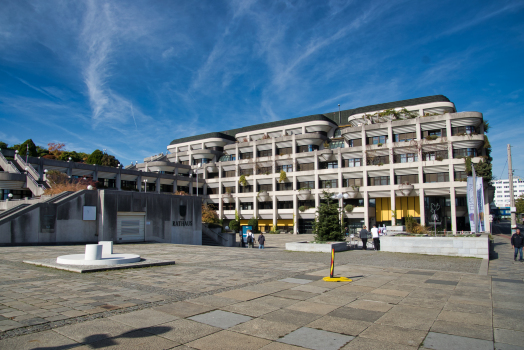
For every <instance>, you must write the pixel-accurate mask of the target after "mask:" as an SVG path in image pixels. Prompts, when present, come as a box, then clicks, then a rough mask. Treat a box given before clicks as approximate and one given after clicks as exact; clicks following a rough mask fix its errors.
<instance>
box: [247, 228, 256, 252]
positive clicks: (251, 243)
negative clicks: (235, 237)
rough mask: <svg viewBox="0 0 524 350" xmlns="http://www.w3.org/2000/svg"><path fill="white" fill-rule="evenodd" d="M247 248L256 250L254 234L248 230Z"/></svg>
mask: <svg viewBox="0 0 524 350" xmlns="http://www.w3.org/2000/svg"><path fill="white" fill-rule="evenodd" d="M247 247H248V248H255V237H254V236H253V232H251V230H247Z"/></svg>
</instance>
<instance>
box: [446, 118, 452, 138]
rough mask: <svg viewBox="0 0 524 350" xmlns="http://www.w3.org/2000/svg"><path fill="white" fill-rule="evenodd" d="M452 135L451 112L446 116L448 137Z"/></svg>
mask: <svg viewBox="0 0 524 350" xmlns="http://www.w3.org/2000/svg"><path fill="white" fill-rule="evenodd" d="M450 136H451V119H449V114H448V115H447V116H446V137H450Z"/></svg>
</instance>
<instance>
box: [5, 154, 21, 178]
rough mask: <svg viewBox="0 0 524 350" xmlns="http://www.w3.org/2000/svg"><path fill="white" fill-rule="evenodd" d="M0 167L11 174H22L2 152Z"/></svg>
mask: <svg viewBox="0 0 524 350" xmlns="http://www.w3.org/2000/svg"><path fill="white" fill-rule="evenodd" d="M0 166H1V167H2V168H4V170H7V171H8V172H9V173H14V174H20V171H18V168H17V167H16V166H15V165H14V164H13V163H12V162H10V161H8V160H7V159H6V158H5V157H4V155H3V154H2V152H0ZM9 168H10V169H11V171H9Z"/></svg>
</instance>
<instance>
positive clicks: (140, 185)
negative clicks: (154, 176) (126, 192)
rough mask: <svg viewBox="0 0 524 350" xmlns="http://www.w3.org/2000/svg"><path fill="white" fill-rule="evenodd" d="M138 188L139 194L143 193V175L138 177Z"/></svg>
mask: <svg viewBox="0 0 524 350" xmlns="http://www.w3.org/2000/svg"><path fill="white" fill-rule="evenodd" d="M136 187H137V188H138V192H142V175H138V176H137V177H136Z"/></svg>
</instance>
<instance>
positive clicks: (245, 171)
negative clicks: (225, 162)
mask: <svg viewBox="0 0 524 350" xmlns="http://www.w3.org/2000/svg"><path fill="white" fill-rule="evenodd" d="M238 175H253V168H248V169H239V170H238Z"/></svg>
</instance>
